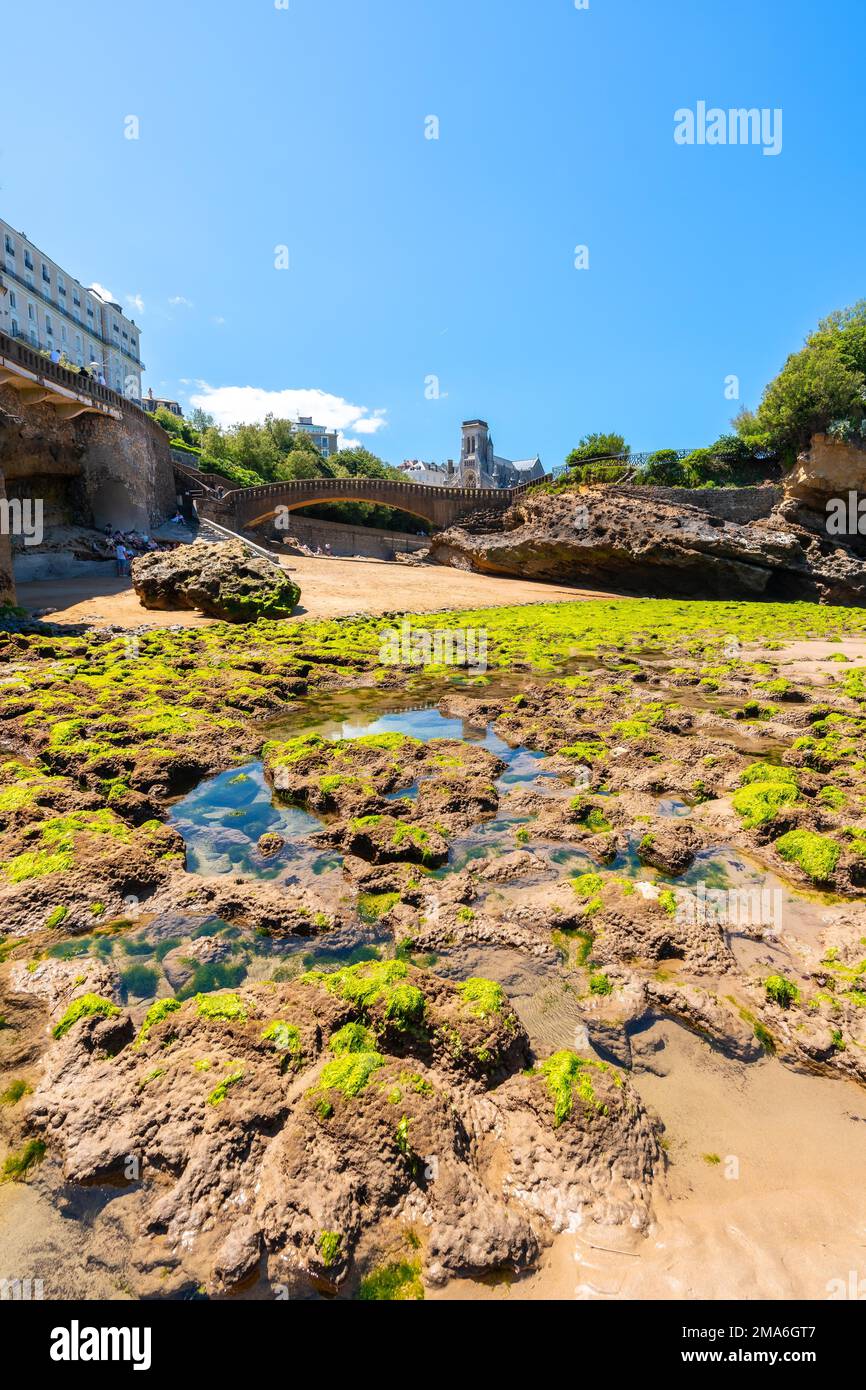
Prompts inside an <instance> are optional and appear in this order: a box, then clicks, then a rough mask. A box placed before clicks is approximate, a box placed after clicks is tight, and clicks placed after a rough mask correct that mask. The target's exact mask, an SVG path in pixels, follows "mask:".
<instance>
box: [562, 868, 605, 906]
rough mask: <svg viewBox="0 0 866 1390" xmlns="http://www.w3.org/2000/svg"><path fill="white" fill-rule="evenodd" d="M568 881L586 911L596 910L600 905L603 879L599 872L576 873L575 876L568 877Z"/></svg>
mask: <svg viewBox="0 0 866 1390" xmlns="http://www.w3.org/2000/svg"><path fill="white" fill-rule="evenodd" d="M569 882H570V884H571V887H572V889H573V890H574V892H575V893H576V894H577V896H578V897H579V898H580V900H581V902H582V903H583V904H584V905H585V910H586V912H587V913H593V912H598V911H599V909H600V908H601V906H602V897H601V894H602V891H603V889H604V879H603V878H602V876H601V874H596V873H587V874H578V875H577V876H576V877H575V878H572V879H569Z"/></svg>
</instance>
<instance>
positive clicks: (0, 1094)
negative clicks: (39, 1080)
mask: <svg viewBox="0 0 866 1390" xmlns="http://www.w3.org/2000/svg"><path fill="white" fill-rule="evenodd" d="M32 1090H33V1087H32V1086H30V1085H29V1084H28V1083H27V1082H26V1081H25V1080H24V1078H23V1077H21V1076H16V1077H15V1079H14V1080H13V1081H10V1083H9V1085H8V1086H7V1087H6V1090H5V1091H0V1105H17V1104H18V1102H19V1100H23V1099H24V1097H25V1096H28V1095H29V1094H30V1092H31V1091H32Z"/></svg>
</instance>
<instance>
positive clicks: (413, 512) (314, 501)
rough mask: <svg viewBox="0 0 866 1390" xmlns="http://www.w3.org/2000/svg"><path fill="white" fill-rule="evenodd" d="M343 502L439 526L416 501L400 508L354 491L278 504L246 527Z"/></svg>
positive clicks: (246, 524) (253, 518)
mask: <svg viewBox="0 0 866 1390" xmlns="http://www.w3.org/2000/svg"><path fill="white" fill-rule="evenodd" d="M341 502H363V503H364V504H365V505H366V506H370V507H389V508H390V509H391V510H392V511H400V512H405V514H406V515H407V516H416V517H417V518H418V520H419V521H423V522H426V524H427V525H428V526H436V525H437V522H436V520H435V519H434V517H433V516H432V515H431V512H432V510H433V509H432V508H428V509H427V510H426V511H422V510H421V508H420V507H419V505H418V503H417V502H415V501H413V502H412V503H409V502H401V503H400V505H399V506H396V505H395V504H394V503H391V502H380V501H378V500H377V499H376V498H375V497H371V496H370V494H369V493H366V494H363V493H360V492H359V493H358V494H357V495H355V492H354V491H349V492H346V493H341V494H340V496H339V497H335V496H334V494H333V493H332V492H331V493H323V494H322V496H321V497H302V498H299V499H298V500H297V501H282V502H276V503H274V505H273V506H272V507H270V508H269V509H268V510H267V511H265V512H262V513H261V515H260V516H251V517H247V519H246V520H245V521H244V525H245V526H249V527H256V526H263V525H264V524H265V522H267V521H271V520H273V519H274V518H275V517H276V515H277V513H278V512H299V511H300V510H301V509H302V508H303V507H323V506H329V507H330V506H334V505H336V504H338V503H341Z"/></svg>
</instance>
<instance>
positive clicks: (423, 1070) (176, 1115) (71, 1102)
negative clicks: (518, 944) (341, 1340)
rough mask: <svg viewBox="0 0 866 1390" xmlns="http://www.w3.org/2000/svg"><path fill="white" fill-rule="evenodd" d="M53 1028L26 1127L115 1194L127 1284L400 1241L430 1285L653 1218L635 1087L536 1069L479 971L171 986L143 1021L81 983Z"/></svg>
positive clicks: (270, 1265)
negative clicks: (473, 974) (196, 990)
mask: <svg viewBox="0 0 866 1390" xmlns="http://www.w3.org/2000/svg"><path fill="white" fill-rule="evenodd" d="M53 1033H54V1037H55V1038H56V1039H57V1041H55V1042H54V1043H53V1044H52V1047H51V1050H50V1053H49V1056H48V1059H47V1067H46V1072H45V1077H44V1080H43V1082H42V1083H41V1084H40V1086H39V1087H38V1089H37V1090H36V1092H35V1093H34V1096H33V1100H32V1104H31V1105H30V1107H29V1113H30V1120H31V1123H32V1125H33V1126H34V1127H35V1129H36V1131H37V1132H39V1133H46V1134H50V1135H51V1143H52V1146H53V1147H54V1151H55V1152H56V1153H57V1154H58V1155H62V1164H63V1169H64V1173H65V1176H66V1179H67V1181H68V1182H70V1183H73V1184H80V1183H84V1184H93V1183H97V1184H104V1183H106V1182H112V1183H115V1184H120V1185H122V1186H125V1187H127V1188H128V1190H129V1194H130V1201H129V1202H128V1203H125V1215H126V1219H125V1222H124V1226H125V1229H124V1232H123V1239H122V1240H119V1241H116V1242H115V1246H116V1258H117V1259H118V1261H120V1259H121V1258H126V1256H127V1253H128V1254H129V1265H128V1266H127V1267H128V1268H129V1269H130V1272H131V1275H130V1277H131V1279H132V1282H133V1284H134V1286H135V1291H136V1292H137V1293H138V1294H140V1295H142V1296H148V1294H153V1293H154V1292H159V1294H160V1295H161V1296H165V1295H166V1294H170V1293H172V1292H183V1291H184V1290H188V1289H191V1288H194V1287H196V1286H203V1287H204V1288H205V1289H206V1290H207V1291H208V1292H211V1293H220V1292H226V1291H229V1290H234V1289H237V1288H238V1287H239V1286H241V1285H243V1284H244V1283H245V1282H246V1281H248V1280H251V1279H253V1278H255V1277H257V1276H258V1277H261V1276H262V1275H264V1276H265V1278H266V1279H267V1280H268V1281H269V1283H270V1284H271V1287H273V1286H275V1285H279V1286H283V1287H287V1288H288V1289H290V1290H292V1291H293V1293H294V1294H295V1296H297V1295H298V1294H300V1295H303V1293H304V1291H305V1290H306V1291H307V1292H310V1286H311V1285H312V1286H313V1287H314V1288H316V1289H318V1290H320V1291H330V1292H336V1291H337V1289H338V1288H340V1287H341V1286H346V1287H348V1288H351V1287H352V1286H353V1285H354V1286H355V1287H357V1282H358V1279H359V1277H360V1276H362V1275H364V1274H370V1273H373V1272H375V1271H376V1270H377V1269H381V1268H382V1267H383V1265H386V1263H387V1261H388V1260H389V1259H393V1258H394V1257H395V1256H399V1254H400V1252H401V1250H402V1258H403V1260H404V1261H407V1260H414V1261H415V1266H414V1267H415V1268H416V1269H417V1271H418V1274H419V1275H420V1273H421V1270H422V1267H423V1273H424V1276H425V1277H426V1278H427V1279H428V1280H430V1281H432V1282H438V1281H441V1280H443V1279H444V1278H446V1277H447V1276H448V1275H450V1274H458V1273H462V1274H484V1273H492V1272H494V1271H496V1270H499V1269H502V1268H511V1269H512V1270H515V1269H516V1270H519V1269H524V1268H526V1267H527V1266H529V1265H531V1264H532V1263H533V1262H534V1260H535V1259H536V1258H537V1255H538V1253H539V1249H540V1247H541V1245H543V1244H544V1243H546V1241H547V1240H549V1239H550V1235H551V1233H552V1232H554V1231H558V1230H562V1229H565V1228H568V1227H570V1226H573V1225H575V1224H578V1223H580V1222H582V1221H589V1220H596V1221H599V1222H601V1223H604V1224H617V1223H628V1224H629V1225H630V1226H632V1227H633V1228H637V1229H640V1228H641V1227H644V1226H645V1225H646V1223H647V1221H648V1219H649V1196H650V1190H651V1185H652V1179H653V1175H654V1172H655V1170H656V1168H657V1167H658V1166H659V1165H660V1163H661V1150H660V1146H659V1142H658V1137H657V1133H656V1129H655V1127H654V1125H653V1124H652V1122H651V1121H650V1120H649V1119H648V1117H647V1115H646V1112H645V1111H644V1109H643V1106H642V1104H641V1101H640V1099H639V1097H638V1095H637V1093H636V1092H635V1091H634V1089H633V1088H632V1086H631V1084H630V1082H629V1081H628V1079H627V1078H625V1077H622V1076H620V1075H619V1074H618V1073H616V1072H615V1071H614V1070H613V1069H612V1068H611V1067H609V1066H607V1065H606V1064H604V1063H602V1062H598V1061H596V1060H591V1059H589V1058H584V1057H581V1056H579V1055H577V1054H576V1053H572V1052H559V1053H556V1054H554V1055H553V1056H551V1057H550V1058H548V1059H547V1060H546V1061H542V1062H541V1063H540V1065H538V1066H536V1067H531V1063H532V1057H531V1053H530V1049H529V1044H528V1039H527V1037H526V1034H525V1032H524V1030H523V1028H522V1026H521V1024H520V1023H519V1021H518V1019H517V1016H516V1015H515V1013H514V1012H513V1010H512V1009H511V1007H510V1005H509V1003H508V1000H507V998H506V997H505V995H504V994H503V992H502V990H501V989H500V988H499V986H498V985H495V984H493V983H492V982H490V981H487V980H469V981H466V982H464V983H463V984H461V985H454V984H452V983H449V982H447V981H445V980H441V979H439V978H437V977H436V976H435V975H431V974H429V973H428V972H426V971H420V970H416V969H414V968H412V967H409V966H407V965H405V964H403V963H402V962H400V961H381V962H367V963H365V964H362V965H357V966H349V967H346V968H344V969H343V970H340V971H337V972H336V973H334V974H330V975H326V974H322V973H321V972H318V971H311V972H310V973H309V974H307V975H306V976H304V977H303V978H302V979H300V980H299V981H297V982H295V983H293V984H291V985H287V986H284V985H270V986H256V987H252V988H250V989H245V990H243V991H242V992H241V993H238V994H209V995H199V996H197V997H196V998H194V999H190V1000H188V1001H187V1002H185V1003H180V1002H179V1001H178V1000H176V999H172V998H166V999H163V1000H160V1001H158V1002H157V1003H156V1004H155V1005H153V1006H152V1008H151V1009H150V1010H149V1011H148V1013H147V1015H146V1016H145V1018H144V1020H143V1022H142V1023H141V1024H140V1026H139V1028H138V1031H137V1036H136V1033H135V1030H134V1029H133V1027H132V1024H131V1021H130V1019H129V1016H128V1015H127V1014H126V1013H125V1012H123V1011H122V1010H121V1009H119V1008H118V1007H117V1005H115V1004H114V1003H113V1002H112V1001H111V999H110V998H108V999H104V998H103V999H101V998H99V997H98V996H97V995H95V994H87V995H84V996H80V997H79V998H78V999H76V1000H75V1001H73V1004H72V1005H71V1006H70V1007H69V1009H68V1010H67V1012H66V1013H64V1014H63V1015H62V1016H61V1017H60V1018H59V1020H58V1021H57V1022H56V1023H55V1024H54V1027H53ZM133 1039H134V1041H133ZM528 1068H529V1069H528ZM83 1098H86V1103H82V1100H83ZM120 1247H124V1248H123V1253H122V1254H121V1249H120ZM410 1252H415V1253H414V1254H413V1253H410Z"/></svg>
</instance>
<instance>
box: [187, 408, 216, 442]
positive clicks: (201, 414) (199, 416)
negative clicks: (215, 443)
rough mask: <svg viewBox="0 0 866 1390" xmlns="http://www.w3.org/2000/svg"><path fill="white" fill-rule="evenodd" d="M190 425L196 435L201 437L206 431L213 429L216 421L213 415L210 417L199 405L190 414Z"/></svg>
mask: <svg viewBox="0 0 866 1390" xmlns="http://www.w3.org/2000/svg"><path fill="white" fill-rule="evenodd" d="M189 423H190V426H191V428H192V429H194V430H195V432H196V434H199V435H200V434H204V431H205V430H209V429H211V427H212V426H213V425H215V424H216V421H215V420H214V417H213V416H212V415H208V413H207V411H206V410H202V408H201V406H199V405H197V406H195V407H194V408H193V409H192V410H191V411H190V413H189Z"/></svg>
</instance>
